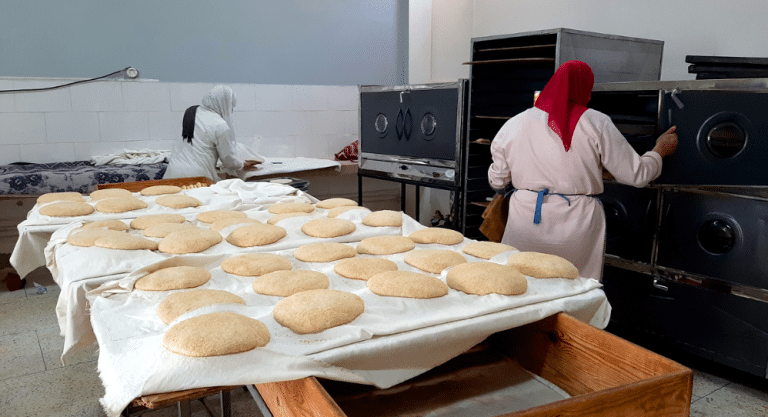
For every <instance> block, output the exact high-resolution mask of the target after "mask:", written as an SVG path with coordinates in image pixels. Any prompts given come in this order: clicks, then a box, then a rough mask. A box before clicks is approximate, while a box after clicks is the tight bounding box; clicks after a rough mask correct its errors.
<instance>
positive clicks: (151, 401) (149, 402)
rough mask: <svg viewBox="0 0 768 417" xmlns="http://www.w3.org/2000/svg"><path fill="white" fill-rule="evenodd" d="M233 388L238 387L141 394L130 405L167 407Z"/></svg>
mask: <svg viewBox="0 0 768 417" xmlns="http://www.w3.org/2000/svg"><path fill="white" fill-rule="evenodd" d="M235 388H239V387H237V386H233V387H210V388H193V389H188V390H184V391H174V392H166V393H161V394H149V395H143V396H141V397H139V398H136V399H134V400H133V401H132V402H131V405H132V406H139V407H146V408H149V409H157V408H163V407H167V406H169V405H172V404H175V403H177V402H179V401H185V400H196V399H198V398H203V397H207V396H209V395H214V394H216V393H218V392H219V391H224V390H227V391H228V390H233V389H235Z"/></svg>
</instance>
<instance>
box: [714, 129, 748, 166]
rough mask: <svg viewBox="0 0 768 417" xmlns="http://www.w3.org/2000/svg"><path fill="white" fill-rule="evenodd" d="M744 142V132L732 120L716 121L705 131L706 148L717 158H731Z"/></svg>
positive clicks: (745, 136)
mask: <svg viewBox="0 0 768 417" xmlns="http://www.w3.org/2000/svg"><path fill="white" fill-rule="evenodd" d="M746 143H747V134H746V132H744V130H743V129H742V128H741V127H740V126H739V125H738V124H736V123H734V122H730V121H729V122H723V123H718V124H717V125H715V126H713V127H712V128H711V129H710V130H709V132H708V133H707V149H709V151H710V152H711V153H712V155H714V156H716V157H718V158H723V159H726V158H733V157H734V156H736V155H737V154H738V153H739V152H741V150H742V149H744V146H745V145H746Z"/></svg>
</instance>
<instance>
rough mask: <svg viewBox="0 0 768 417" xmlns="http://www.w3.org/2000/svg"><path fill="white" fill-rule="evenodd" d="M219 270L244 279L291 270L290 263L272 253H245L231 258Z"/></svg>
mask: <svg viewBox="0 0 768 417" xmlns="http://www.w3.org/2000/svg"><path fill="white" fill-rule="evenodd" d="M221 269H222V270H224V272H226V273H228V274H235V275H240V276H244V277H258V276H260V275H264V274H268V273H270V272H274V271H283V270H290V269H293V265H292V264H291V261H290V260H289V259H288V258H286V257H283V256H280V255H275V254H272V253H246V254H242V255H235V256H231V257H229V258H227V259H225V260H224V262H222V263H221Z"/></svg>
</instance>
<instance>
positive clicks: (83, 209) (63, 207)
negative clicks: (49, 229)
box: [39, 201, 93, 217]
mask: <svg viewBox="0 0 768 417" xmlns="http://www.w3.org/2000/svg"><path fill="white" fill-rule="evenodd" d="M39 213H40V214H42V215H44V216H51V217H76V216H87V215H89V214H91V213H93V206H92V205H90V204H88V203H78V202H75V201H59V202H56V203H51V204H47V205H44V206H42V207H40V210H39Z"/></svg>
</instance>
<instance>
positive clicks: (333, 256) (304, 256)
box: [293, 242, 357, 262]
mask: <svg viewBox="0 0 768 417" xmlns="http://www.w3.org/2000/svg"><path fill="white" fill-rule="evenodd" d="M356 255H357V252H356V251H355V248H353V247H352V246H349V245H345V244H343V243H337V242H320V243H310V244H309V245H304V246H299V247H298V248H296V250H294V251H293V257H294V258H296V259H298V260H300V261H303V262H333V261H338V260H339V259H344V258H353V257H355V256H356Z"/></svg>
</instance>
